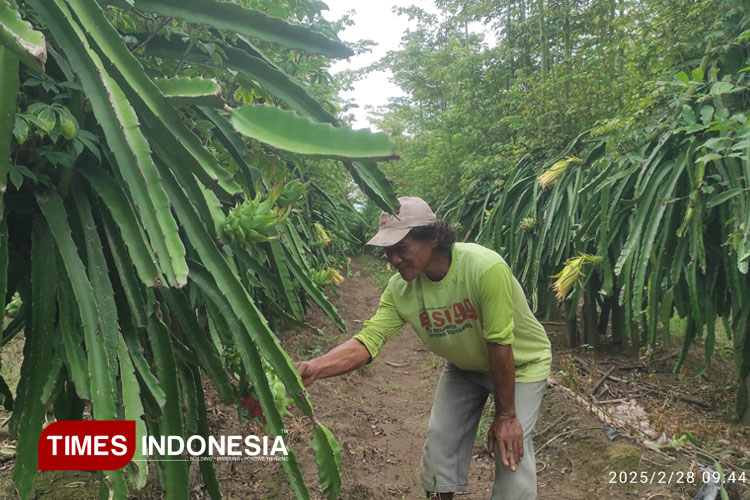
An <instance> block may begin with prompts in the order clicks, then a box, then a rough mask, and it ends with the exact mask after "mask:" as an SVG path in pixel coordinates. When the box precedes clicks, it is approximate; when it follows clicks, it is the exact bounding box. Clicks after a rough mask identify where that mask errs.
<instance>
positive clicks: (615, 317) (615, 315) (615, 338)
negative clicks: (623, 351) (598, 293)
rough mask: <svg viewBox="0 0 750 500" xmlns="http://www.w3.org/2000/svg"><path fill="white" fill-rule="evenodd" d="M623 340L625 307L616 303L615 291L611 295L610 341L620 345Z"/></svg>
mask: <svg viewBox="0 0 750 500" xmlns="http://www.w3.org/2000/svg"><path fill="white" fill-rule="evenodd" d="M616 292H617V291H616ZM624 341H625V308H624V307H622V306H621V305H620V304H618V303H617V293H615V296H614V297H612V343H613V344H619V345H622V344H623V342H624Z"/></svg>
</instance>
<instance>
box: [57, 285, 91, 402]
mask: <svg viewBox="0 0 750 500" xmlns="http://www.w3.org/2000/svg"><path fill="white" fill-rule="evenodd" d="M57 303H58V309H59V316H60V320H59V323H58V328H59V331H60V336H61V337H62V341H63V346H64V349H65V362H66V366H67V367H68V373H69V374H70V378H71V379H72V380H73V384H74V385H75V388H76V393H77V394H78V397H79V398H81V399H85V400H91V389H90V384H91V382H90V381H89V374H88V372H89V371H88V366H87V363H88V360H87V359H86V351H85V348H84V345H83V344H84V342H83V332H82V331H81V327H80V317H79V316H78V309H77V306H76V303H75V295H74V294H73V289H72V288H71V285H70V282H69V281H68V280H67V279H63V280H61V282H60V285H59V286H58V289H57Z"/></svg>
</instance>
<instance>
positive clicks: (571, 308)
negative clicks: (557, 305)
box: [565, 299, 580, 347]
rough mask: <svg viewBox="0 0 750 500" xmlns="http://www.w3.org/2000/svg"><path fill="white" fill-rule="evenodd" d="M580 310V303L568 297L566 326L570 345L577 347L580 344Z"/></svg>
mask: <svg viewBox="0 0 750 500" xmlns="http://www.w3.org/2000/svg"><path fill="white" fill-rule="evenodd" d="M577 310H578V304H573V302H572V301H571V300H570V299H568V300H566V301H565V328H566V330H567V332H568V347H576V346H577V345H579V344H580V339H579V338H578V318H577V316H576V311H577Z"/></svg>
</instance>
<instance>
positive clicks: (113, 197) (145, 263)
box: [78, 163, 162, 325]
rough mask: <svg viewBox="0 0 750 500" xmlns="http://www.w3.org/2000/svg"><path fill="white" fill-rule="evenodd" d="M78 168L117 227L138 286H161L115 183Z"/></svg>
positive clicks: (153, 260) (96, 169) (86, 167)
mask: <svg viewBox="0 0 750 500" xmlns="http://www.w3.org/2000/svg"><path fill="white" fill-rule="evenodd" d="M78 168H79V170H80V172H81V173H82V174H83V175H84V177H86V180H88V181H89V183H90V184H91V187H92V189H93V191H94V192H95V193H96V194H97V195H98V196H99V197H100V198H101V199H102V201H103V202H104V205H105V206H106V207H107V209H108V210H109V212H110V214H111V215H112V218H113V219H114V221H115V223H116V224H117V227H118V229H119V232H120V234H121V237H122V240H123V241H124V242H126V245H127V248H128V254H129V255H130V259H132V263H133V265H134V266H135V268H136V270H137V272H138V277H139V278H140V280H141V282H142V283H143V284H144V285H146V286H159V285H160V284H161V283H162V274H161V271H160V270H159V269H158V266H157V263H156V256H155V255H154V252H153V250H152V249H151V246H150V245H149V243H148V239H147V237H146V234H145V233H144V231H143V227H142V226H141V224H140V222H139V220H138V216H137V214H136V212H135V208H134V207H133V206H132V205H131V203H130V201H129V200H128V197H127V196H126V195H125V193H124V192H123V191H122V189H121V187H120V185H119V183H118V182H117V181H116V180H115V179H113V178H112V177H111V176H110V175H107V173H106V172H104V170H102V169H101V168H99V167H96V166H94V165H90V164H88V163H81V165H80V166H79V167H78ZM139 324H143V325H145V321H142V320H139Z"/></svg>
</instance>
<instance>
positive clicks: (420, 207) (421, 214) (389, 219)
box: [365, 196, 437, 247]
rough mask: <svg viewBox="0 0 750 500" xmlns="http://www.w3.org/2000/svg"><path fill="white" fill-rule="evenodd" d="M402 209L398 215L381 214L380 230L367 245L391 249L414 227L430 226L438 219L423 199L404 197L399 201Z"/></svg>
mask: <svg viewBox="0 0 750 500" xmlns="http://www.w3.org/2000/svg"><path fill="white" fill-rule="evenodd" d="M398 201H399V202H401V209H400V210H399V212H398V214H396V215H394V214H389V213H386V212H383V213H382V214H380V225H379V227H380V229H379V230H378V234H376V235H375V236H374V237H373V238H372V239H371V240H370V241H368V242H367V243H365V245H372V246H376V247H389V246H392V245H395V244H396V243H398V242H399V241H401V240H402V239H404V237H405V236H406V235H407V234H408V233H409V231H411V228H413V227H419V226H429V225H430V224H432V223H434V222H435V221H436V220H437V218H436V217H435V214H434V213H433V212H432V209H431V208H430V206H429V205H428V204H427V202H425V201H424V200H423V199H422V198H417V197H416V196H402V197H400V198H399V199H398Z"/></svg>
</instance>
